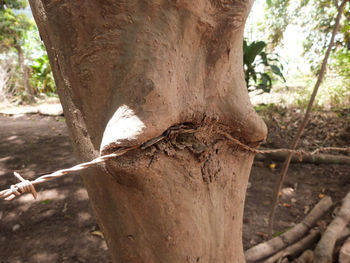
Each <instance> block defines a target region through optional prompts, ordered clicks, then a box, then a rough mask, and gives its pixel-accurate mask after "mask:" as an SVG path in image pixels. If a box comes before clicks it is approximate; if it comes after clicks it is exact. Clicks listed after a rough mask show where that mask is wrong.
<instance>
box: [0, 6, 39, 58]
mask: <svg viewBox="0 0 350 263" xmlns="http://www.w3.org/2000/svg"><path fill="white" fill-rule="evenodd" d="M13 2H14V1H13ZM19 6H21V5H19ZM33 26H34V23H33V21H31V20H30V19H29V18H28V17H27V16H26V15H25V14H21V13H19V14H15V12H14V11H13V10H12V9H11V8H3V9H0V51H2V52H6V51H8V50H10V49H11V48H16V49H18V47H20V46H22V45H23V44H24V42H25V38H26V34H27V31H28V30H30V29H31V28H32V27H33Z"/></svg>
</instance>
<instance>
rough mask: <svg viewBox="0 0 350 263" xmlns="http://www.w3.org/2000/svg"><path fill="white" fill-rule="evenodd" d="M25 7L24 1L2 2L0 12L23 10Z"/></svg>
mask: <svg viewBox="0 0 350 263" xmlns="http://www.w3.org/2000/svg"><path fill="white" fill-rule="evenodd" d="M26 6H27V1H25V0H2V1H1V2H0V12H1V11H2V10H5V9H8V8H10V9H24V8H26Z"/></svg>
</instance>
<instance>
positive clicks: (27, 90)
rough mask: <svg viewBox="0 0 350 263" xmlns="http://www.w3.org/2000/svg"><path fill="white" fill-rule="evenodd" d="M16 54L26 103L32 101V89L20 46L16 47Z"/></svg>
mask: <svg viewBox="0 0 350 263" xmlns="http://www.w3.org/2000/svg"><path fill="white" fill-rule="evenodd" d="M16 50H17V54H18V64H19V67H20V69H21V75H22V83H23V87H24V90H25V93H26V95H25V96H24V99H25V100H26V101H28V102H33V101H34V91H33V89H32V87H31V86H30V82H29V74H28V73H29V72H28V71H29V69H28V67H27V66H26V65H25V64H24V53H23V49H22V47H21V46H16Z"/></svg>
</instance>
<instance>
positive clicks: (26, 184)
mask: <svg viewBox="0 0 350 263" xmlns="http://www.w3.org/2000/svg"><path fill="white" fill-rule="evenodd" d="M13 174H14V175H15V177H16V178H17V179H18V180H19V181H20V182H19V183H17V184H15V185H11V187H10V189H7V190H4V191H5V192H4V191H2V192H4V196H3V197H5V200H12V199H13V198H15V197H16V196H20V195H22V194H24V193H31V194H32V195H33V197H34V199H36V198H37V196H38V193H37V192H36V190H35V187H34V185H33V184H32V183H31V182H30V181H29V180H25V179H24V178H23V177H22V176H21V175H20V174H19V173H17V172H14V173H13ZM2 192H1V193H2ZM1 193H0V196H1Z"/></svg>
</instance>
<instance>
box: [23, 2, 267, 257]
mask: <svg viewBox="0 0 350 263" xmlns="http://www.w3.org/2000/svg"><path fill="white" fill-rule="evenodd" d="M30 4H31V7H32V10H33V14H34V17H35V20H36V22H37V24H38V27H39V31H40V34H41V36H42V38H43V41H44V43H45V46H46V48H47V50H48V55H49V59H50V62H51V66H52V69H53V73H54V77H55V81H56V84H57V87H58V92H59V95H60V98H61V101H62V104H63V108H64V112H65V116H66V118H67V124H68V126H69V130H70V133H71V136H72V139H73V145H74V148H75V151H76V152H77V154H78V156H79V157H80V159H81V160H89V159H92V158H93V157H96V156H97V155H99V154H100V151H101V152H103V153H104V152H109V151H113V150H114V149H116V148H117V147H123V146H127V145H136V144H141V143H144V142H146V141H148V140H150V139H152V138H154V137H156V136H159V135H160V134H162V133H163V132H164V131H166V130H167V129H168V128H169V127H171V126H174V125H179V124H191V125H192V126H194V127H196V128H197V127H201V128H202V129H201V131H199V132H197V133H196V134H192V135H188V137H184V136H178V137H172V138H169V140H168V141H166V142H161V143H158V144H157V145H155V146H152V147H150V148H148V149H146V150H140V149H138V150H135V151H133V152H130V153H128V154H127V155H125V156H123V157H121V158H119V159H117V160H116V161H112V162H110V163H108V164H107V165H106V167H100V168H95V169H92V170H90V171H89V172H87V173H86V174H84V176H83V179H84V182H85V185H86V187H87V190H88V192H89V196H90V199H91V202H92V206H93V208H94V210H95V213H96V216H97V219H98V221H99V224H100V225H101V228H102V230H103V232H104V234H105V237H106V240H107V243H108V245H109V248H110V252H111V254H112V257H113V259H114V261H115V262H238V263H239V262H244V257H243V249H242V244H241V231H242V230H241V228H242V214H243V205H244V196H245V189H246V184H247V178H248V175H249V171H250V167H251V164H252V160H253V157H254V156H253V155H252V154H250V153H247V152H244V151H242V150H240V149H239V148H237V147H235V146H233V145H230V144H229V143H228V142H227V141H226V140H225V139H224V138H222V137H221V136H219V135H217V134H216V133H215V132H212V129H211V127H212V125H214V126H215V128H220V129H224V130H225V131H226V132H229V133H231V135H232V136H234V137H235V138H238V139H240V140H241V141H242V142H245V143H247V144H249V145H250V146H257V145H258V144H259V142H260V141H262V140H263V139H264V138H265V135H266V127H265V125H264V123H263V122H262V121H261V120H260V118H259V117H258V116H257V115H256V113H255V112H254V110H253V108H252V106H251V104H250V102H249V97H248V93H247V90H246V87H245V83H244V73H243V65H242V62H243V59H242V38H243V27H244V23H245V19H246V17H247V15H248V12H249V10H250V7H251V4H252V1H245V0H198V1H190V0H153V1H149V0H148V1H146V0H145V1H141V0H130V1H123V0H119V1H116V0H115V1H112V0H110V1H108V0H105V1H103V0H95V1H92V0H88V1H68V2H67V1H54V0H51V1H44V0H42V1H40V0H31V1H30Z"/></svg>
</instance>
